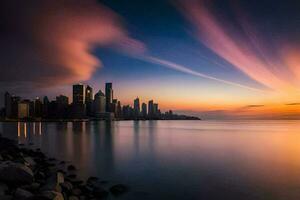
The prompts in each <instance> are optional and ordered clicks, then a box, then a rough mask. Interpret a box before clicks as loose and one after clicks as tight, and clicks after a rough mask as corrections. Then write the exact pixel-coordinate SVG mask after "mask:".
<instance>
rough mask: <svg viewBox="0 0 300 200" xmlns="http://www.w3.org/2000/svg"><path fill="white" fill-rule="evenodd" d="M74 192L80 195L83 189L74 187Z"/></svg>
mask: <svg viewBox="0 0 300 200" xmlns="http://www.w3.org/2000/svg"><path fill="white" fill-rule="evenodd" d="M72 194H73V195H75V196H79V195H80V194H81V190H80V189H79V188H74V189H73V190H72Z"/></svg>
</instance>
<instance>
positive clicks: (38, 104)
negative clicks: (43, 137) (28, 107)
mask: <svg viewBox="0 0 300 200" xmlns="http://www.w3.org/2000/svg"><path fill="white" fill-rule="evenodd" d="M42 111H43V104H42V101H41V100H40V98H39V97H37V98H36V99H35V100H34V117H42Z"/></svg>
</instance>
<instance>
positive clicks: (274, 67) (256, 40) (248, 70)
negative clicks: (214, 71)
mask: <svg viewBox="0 0 300 200" xmlns="http://www.w3.org/2000/svg"><path fill="white" fill-rule="evenodd" d="M211 3H213V2H212V1H210V4H208V1H205V0H191V1H180V2H179V3H178V4H177V5H178V8H179V9H180V10H181V12H182V13H183V14H184V16H185V17H186V18H187V19H188V20H189V21H190V22H191V23H192V24H193V25H194V27H195V31H196V36H197V38H198V39H199V41H201V42H202V43H203V44H204V45H205V46H206V47H208V48H209V49H211V50H212V51H213V52H215V53H216V54H217V55H219V56H220V57H221V58H223V59H224V60H226V61H228V62H229V63H231V64H232V65H233V66H234V67H235V68H237V69H238V70H240V71H242V72H243V73H245V74H246V75H248V76H249V77H250V78H252V79H253V80H255V81H257V82H259V83H261V84H263V85H265V86H267V87H269V88H271V89H273V90H276V91H284V90H289V91H290V90H294V89H295V88H296V87H297V86H296V85H294V82H293V81H292V79H293V77H292V78H291V77H289V75H291V73H290V71H289V69H287V68H286V67H285V66H284V64H285V63H286V60H285V59H280V58H277V57H275V56H276V55H273V54H272V53H273V52H270V51H268V48H267V46H266V43H265V41H264V40H263V39H262V38H260V35H259V34H258V33H257V31H256V30H255V28H254V27H253V26H251V25H250V23H249V22H248V21H247V18H246V16H245V15H241V13H242V12H239V11H238V12H237V13H236V15H237V16H238V21H239V22H240V26H241V27H242V29H243V32H240V31H238V30H237V29H234V28H232V27H233V26H232V24H230V22H229V21H225V20H222V21H221V20H220V19H219V18H217V17H216V16H215V15H214V13H213V11H212V9H211V7H210V6H209V5H211ZM229 25H230V26H229ZM229 27H231V28H229ZM272 56H273V57H272ZM284 57H285V56H284ZM297 71H298V70H297Z"/></svg>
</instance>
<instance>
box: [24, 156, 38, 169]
mask: <svg viewBox="0 0 300 200" xmlns="http://www.w3.org/2000/svg"><path fill="white" fill-rule="evenodd" d="M24 161H25V163H26V165H27V166H32V167H34V166H35V165H36V163H35V161H34V160H33V159H32V158H31V157H29V156H27V157H24Z"/></svg>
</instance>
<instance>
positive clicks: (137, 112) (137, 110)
mask: <svg viewBox="0 0 300 200" xmlns="http://www.w3.org/2000/svg"><path fill="white" fill-rule="evenodd" d="M133 110H134V117H136V118H138V117H139V116H140V112H141V111H140V99H139V98H138V97H137V98H136V99H135V100H134V101H133Z"/></svg>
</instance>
